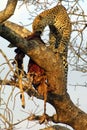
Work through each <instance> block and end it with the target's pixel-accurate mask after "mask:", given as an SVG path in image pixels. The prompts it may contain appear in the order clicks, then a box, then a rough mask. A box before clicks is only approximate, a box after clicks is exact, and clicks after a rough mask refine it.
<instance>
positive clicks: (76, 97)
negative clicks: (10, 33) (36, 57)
mask: <svg viewBox="0 0 87 130" xmlns="http://www.w3.org/2000/svg"><path fill="white" fill-rule="evenodd" d="M6 2H7V0H3V1H0V11H1V10H2V9H4V8H5V6H6ZM54 4H55V3H54ZM19 5H20V3H18V6H17V8H16V10H15V13H14V15H13V16H12V17H11V18H10V19H9V20H11V21H13V22H15V23H18V24H20V25H22V24H23V25H29V24H30V23H31V22H32V20H30V19H29V11H28V10H27V9H26V6H25V5H23V6H21V7H20V8H19ZM81 5H82V6H83V8H84V10H85V12H86V14H87V8H86V5H87V1H82V2H81ZM32 9H33V6H32V7H30V8H29V10H30V11H32ZM35 15H36V14H35ZM32 18H33V17H32ZM26 28H28V29H29V30H32V26H31V25H30V26H26ZM8 44H9V42H7V41H6V40H4V39H3V38H1V37H0V49H2V50H3V51H4V53H5V54H6V55H7V57H8V58H9V59H13V58H14V55H15V53H14V51H13V50H14V48H12V49H10V48H8V47H7V46H8ZM3 62H5V60H4V58H3V57H2V55H1V54H0V64H2V63H3ZM27 62H28V57H26V58H25V59H24V63H25V69H27V67H26V66H27ZM4 67H5V68H6V69H5V68H4ZM2 68H3V69H4V70H3V71H2V73H0V77H2V78H4V77H5V75H6V72H7V70H8V68H7V66H6V65H4V66H2V67H0V71H1V70H2ZM86 81H87V76H86V74H83V73H81V72H76V71H73V70H72V69H71V68H69V74H68V90H67V91H68V93H69V95H70V97H71V99H72V101H73V102H74V103H75V104H77V105H79V108H81V109H82V110H84V111H85V112H87V100H86V97H87V88H86V87H79V86H78V87H75V86H72V85H73V84H74V85H75V84H84V82H86ZM2 92H3V93H2V95H1V97H2V98H3V99H4V102H7V101H8V99H9V96H10V95H11V92H12V88H10V87H6V88H5V89H3V91H2ZM25 97H26V108H25V109H22V107H21V101H20V95H19V91H18V89H15V90H14V93H13V96H12V99H10V102H9V105H8V107H9V108H10V109H11V110H12V111H14V115H13V118H14V122H17V121H18V120H21V119H24V118H26V117H27V116H28V114H31V113H36V114H38V113H39V114H41V113H43V107H42V106H43V101H41V100H38V99H36V98H30V97H28V96H27V94H25ZM38 101H39V102H38ZM3 107H4V106H3ZM3 107H1V108H0V113H3V112H4V110H3ZM47 113H49V114H50V115H52V114H54V113H55V110H54V108H53V107H52V106H51V105H49V104H47ZM49 125H52V123H51V122H50V123H49ZM16 127H17V128H19V129H20V130H24V129H26V130H28V129H30V130H39V128H42V127H44V125H39V124H38V122H37V121H36V122H27V121H24V122H23V123H22V124H21V125H20V124H19V125H17V126H16ZM38 127H39V128H38Z"/></svg>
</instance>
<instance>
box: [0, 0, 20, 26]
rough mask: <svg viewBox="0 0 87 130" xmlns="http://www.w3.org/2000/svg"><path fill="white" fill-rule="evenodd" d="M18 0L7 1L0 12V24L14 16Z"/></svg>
mask: <svg viewBox="0 0 87 130" xmlns="http://www.w3.org/2000/svg"><path fill="white" fill-rule="evenodd" d="M17 1H18V0H8V2H7V5H6V8H5V9H4V10H3V11H1V12H0V23H2V22H4V21H6V20H7V19H8V18H10V16H12V15H13V14H14V11H15V8H16V5H17Z"/></svg>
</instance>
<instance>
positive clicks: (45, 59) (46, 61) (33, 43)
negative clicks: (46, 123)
mask: <svg viewBox="0 0 87 130" xmlns="http://www.w3.org/2000/svg"><path fill="white" fill-rule="evenodd" d="M0 35H1V36H2V37H4V38H5V39H7V40H8V41H10V42H11V43H12V44H13V45H14V46H17V47H19V48H20V49H21V50H22V51H24V52H25V53H26V54H27V55H28V56H30V57H31V58H32V59H33V60H34V61H35V62H36V63H37V64H38V65H39V66H41V67H42V68H43V69H44V70H45V71H46V75H47V78H48V83H49V87H48V89H50V92H48V97H47V99H48V102H49V103H50V104H52V105H53V106H54V107H55V109H56V115H53V116H52V117H49V118H48V119H51V120H52V121H53V122H55V123H58V122H59V123H65V124H68V125H70V126H71V127H73V128H74V129H75V130H82V129H84V130H87V114H86V113H84V112H83V111H81V110H80V109H79V108H77V107H76V106H75V105H74V104H73V102H72V101H71V99H70V97H69V95H68V93H67V91H66V86H65V82H64V77H63V75H64V70H63V66H62V61H61V58H60V56H59V55H57V57H56V56H55V54H54V53H53V52H52V51H51V50H50V49H49V48H47V47H46V46H45V45H44V44H43V42H42V41H41V40H40V39H39V38H34V39H32V40H30V41H27V40H26V39H24V38H22V37H21V36H20V35H18V34H17V33H15V32H14V31H12V30H11V29H10V28H8V27H7V26H6V25H5V24H4V25H1V26H0ZM27 93H28V92H27Z"/></svg>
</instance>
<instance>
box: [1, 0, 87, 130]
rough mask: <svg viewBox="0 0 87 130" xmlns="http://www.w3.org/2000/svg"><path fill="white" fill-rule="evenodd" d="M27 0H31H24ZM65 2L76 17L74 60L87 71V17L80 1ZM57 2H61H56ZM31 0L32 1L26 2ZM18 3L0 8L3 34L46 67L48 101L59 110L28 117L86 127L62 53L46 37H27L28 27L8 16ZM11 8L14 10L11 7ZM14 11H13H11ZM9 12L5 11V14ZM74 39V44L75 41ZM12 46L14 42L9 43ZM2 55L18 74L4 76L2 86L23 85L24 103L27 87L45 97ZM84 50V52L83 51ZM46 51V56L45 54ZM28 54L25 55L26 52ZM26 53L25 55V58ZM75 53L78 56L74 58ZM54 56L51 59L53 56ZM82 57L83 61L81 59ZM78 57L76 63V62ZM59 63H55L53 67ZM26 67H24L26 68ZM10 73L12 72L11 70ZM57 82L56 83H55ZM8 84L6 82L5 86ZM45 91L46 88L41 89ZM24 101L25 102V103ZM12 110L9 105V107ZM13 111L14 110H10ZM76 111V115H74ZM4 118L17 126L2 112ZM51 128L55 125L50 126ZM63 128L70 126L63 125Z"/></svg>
mask: <svg viewBox="0 0 87 130" xmlns="http://www.w3.org/2000/svg"><path fill="white" fill-rule="evenodd" d="M23 2H24V3H26V2H27V1H23ZM48 2H49V1H44V6H42V2H41V1H40V0H39V1H33V0H31V1H30V2H29V3H30V4H31V5H32V4H34V5H35V6H38V5H40V7H45V8H47V6H48ZM60 2H62V3H63V4H65V3H66V5H67V9H68V12H69V15H70V17H71V18H73V19H74V18H75V20H73V21H72V25H73V30H72V35H73V32H74V31H76V33H74V35H75V36H74V38H73V37H72V35H71V42H70V44H69V51H70V52H69V53H70V57H69V58H70V60H71V62H70V64H71V66H72V67H73V65H74V68H75V67H76V69H78V70H79V71H83V72H86V68H85V64H86V61H87V60H86V46H85V45H84V43H83V38H84V37H83V36H84V33H85V32H84V30H85V29H86V27H87V24H86V18H87V16H86V15H85V12H84V10H83V9H82V7H81V6H80V4H79V2H78V1H68V2H66V1H64V0H63V1H60ZM55 3H57V2H55ZM26 4H28V3H26ZM16 5H17V0H8V3H7V6H6V9H5V10H3V11H1V12H0V23H1V24H0V36H1V37H3V38H5V39H6V40H8V41H9V42H11V44H12V45H13V46H15V47H18V48H20V50H22V51H23V53H24V54H26V55H27V56H29V57H30V58H32V59H33V61H34V62H35V63H36V64H37V65H39V66H40V67H41V68H43V69H44V70H45V72H46V76H47V80H48V81H49V84H50V85H49V87H50V89H52V91H50V92H48V93H46V96H47V102H49V103H50V104H51V105H53V106H54V108H55V109H56V114H55V115H53V116H48V115H46V117H44V116H43V115H42V116H36V115H31V116H30V117H28V118H27V120H39V121H40V123H42V122H43V121H44V118H46V119H47V121H52V122H54V123H64V124H68V125H70V126H71V127H72V128H73V129H75V130H82V129H84V130H86V129H87V115H86V113H85V112H83V111H82V110H80V109H79V108H78V107H77V106H76V105H74V103H73V102H72V101H71V99H70V96H69V94H68V93H67V87H66V85H65V82H64V76H63V75H64V69H63V65H62V61H61V58H60V56H59V55H58V57H57V58H56V57H55V55H54V53H53V52H52V51H50V50H49V48H47V47H46V46H45V45H43V44H42V41H41V40H40V39H39V38H38V39H37V38H34V39H31V40H27V39H26V38H25V37H27V36H28V35H30V34H31V32H30V31H29V30H27V29H26V28H24V27H23V26H20V25H17V24H15V23H12V22H10V21H7V19H8V18H9V17H10V16H11V15H12V14H13V12H14V10H15V7H16ZM9 10H10V11H9ZM9 12H10V13H9ZM3 14H5V15H3ZM78 38H80V39H81V42H79V44H77V42H76V40H77V39H78ZM71 43H72V44H71ZM9 47H10V46H9ZM0 52H1V53H2V55H3V56H4V57H5V59H6V61H7V64H8V66H9V67H10V71H11V72H13V74H14V76H15V75H16V78H17V79H16V80H13V79H11V80H4V81H3V80H0V84H1V89H2V87H3V85H13V86H15V87H18V88H20V90H21V94H22V95H21V98H22V103H24V100H25V99H24V94H23V93H24V91H25V92H26V93H27V94H28V95H32V94H33V95H34V96H36V97H38V98H40V99H43V95H44V94H42V95H39V93H38V92H37V91H36V90H35V89H33V87H32V85H31V80H32V79H29V80H28V78H27V77H26V78H25V79H23V78H22V77H23V76H25V73H24V71H23V70H22V71H21V72H22V73H21V75H20V74H19V76H18V75H17V74H18V73H17V72H15V71H14V69H13V67H12V65H11V64H10V62H9V60H8V59H7V57H6V56H5V55H4V53H3V51H2V50H0ZM82 54H83V55H82ZM42 55H43V58H42ZM23 57H24V55H23ZM23 57H22V59H23ZM73 57H74V58H73ZM44 59H45V62H44ZM50 59H51V60H50ZM81 60H82V61H81ZM72 61H74V62H75V63H74V64H72V63H73V62H72ZM54 64H55V67H53V66H54ZM22 69H23V68H22ZM8 74H9V73H8ZM54 86H55V87H54ZM60 86H61V87H60ZM5 87H6V86H5ZM41 91H42V90H41ZM0 98H1V105H2V101H3V100H2V97H0ZM23 105H24V104H23ZM8 110H9V109H8ZM9 113H10V112H9ZM72 115H73V116H72ZM0 116H1V121H2V122H3V124H5V123H4V122H6V124H8V126H9V129H12V128H13V125H15V124H12V123H10V122H9V121H8V118H7V117H6V116H5V115H2V114H0ZM58 127H59V126H57V127H56V126H53V129H58ZM48 129H51V128H48ZM60 129H62V130H63V129H68V128H63V127H61V128H60Z"/></svg>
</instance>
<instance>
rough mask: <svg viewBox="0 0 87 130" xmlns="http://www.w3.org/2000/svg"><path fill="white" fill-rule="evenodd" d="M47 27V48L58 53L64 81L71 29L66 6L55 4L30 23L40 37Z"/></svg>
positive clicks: (35, 33)
mask: <svg viewBox="0 0 87 130" xmlns="http://www.w3.org/2000/svg"><path fill="white" fill-rule="evenodd" d="M46 26H48V27H49V30H50V31H49V44H50V46H49V48H50V49H51V50H52V51H53V52H54V53H55V54H56V55H57V54H59V55H60V57H61V59H62V63H63V66H64V72H65V83H66V84H67V74H68V62H67V54H68V43H69V40H70V35H71V31H72V24H71V20H70V17H69V15H68V13H67V10H66V8H65V7H64V6H63V5H62V4H59V5H58V4H57V5H56V6H54V7H53V8H51V9H47V10H45V11H43V12H41V13H40V14H38V15H37V16H36V17H35V19H34V21H33V24H32V29H33V35H34V36H38V37H40V36H41V35H42V33H43V31H44V29H45V27H46Z"/></svg>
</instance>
